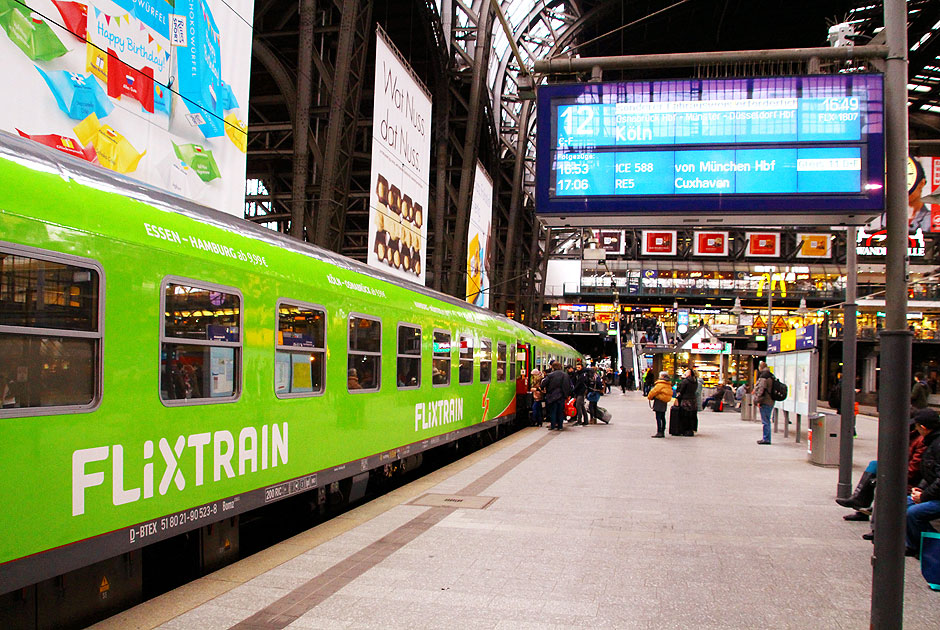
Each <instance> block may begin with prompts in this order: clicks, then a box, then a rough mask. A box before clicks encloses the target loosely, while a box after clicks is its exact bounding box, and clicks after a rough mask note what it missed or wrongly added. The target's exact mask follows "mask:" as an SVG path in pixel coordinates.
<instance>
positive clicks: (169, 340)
mask: <svg viewBox="0 0 940 630" xmlns="http://www.w3.org/2000/svg"><path fill="white" fill-rule="evenodd" d="M241 301H242V298H241V295H240V294H239V293H238V291H237V290H235V289H232V288H229V287H220V286H216V285H211V284H202V283H196V282H192V281H189V280H181V279H167V280H165V281H164V286H163V309H162V311H163V327H162V330H161V335H160V398H161V399H162V400H163V401H164V402H170V403H179V402H190V401H192V402H195V401H199V402H202V403H207V402H226V401H231V400H235V399H236V398H237V397H238V393H239V391H240V387H239V382H240V381H241V347H242V337H241Z"/></svg>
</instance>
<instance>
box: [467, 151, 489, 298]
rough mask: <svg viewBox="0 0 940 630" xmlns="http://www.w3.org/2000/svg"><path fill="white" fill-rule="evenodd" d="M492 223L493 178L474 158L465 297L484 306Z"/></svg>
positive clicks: (487, 281) (487, 290) (487, 291)
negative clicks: (474, 170)
mask: <svg viewBox="0 0 940 630" xmlns="http://www.w3.org/2000/svg"><path fill="white" fill-rule="evenodd" d="M492 225H493V180H492V179H490V176H489V175H487V173H486V170H485V169H484V168H483V165H482V164H480V162H479V161H477V168H476V173H475V174H474V177H473V196H472V197H471V198H470V225H469V229H468V230H467V301H468V302H470V303H471V304H475V305H476V306H482V307H483V308H488V307H489V304H490V291H489V289H490V281H491V279H492V274H491V273H490V269H491V267H492V264H493V254H492V252H491V251H490V232H491V227H492Z"/></svg>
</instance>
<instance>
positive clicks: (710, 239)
mask: <svg viewBox="0 0 940 630" xmlns="http://www.w3.org/2000/svg"><path fill="white" fill-rule="evenodd" d="M692 250H693V252H694V254H695V255H696V256H727V255H728V233H727V232H696V233H695V241H694V244H693V247H692Z"/></svg>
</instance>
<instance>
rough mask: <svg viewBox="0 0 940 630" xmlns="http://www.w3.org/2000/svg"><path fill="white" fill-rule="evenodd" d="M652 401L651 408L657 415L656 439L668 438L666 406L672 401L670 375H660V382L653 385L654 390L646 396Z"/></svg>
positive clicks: (663, 373)
mask: <svg viewBox="0 0 940 630" xmlns="http://www.w3.org/2000/svg"><path fill="white" fill-rule="evenodd" d="M646 399H647V400H649V401H650V408H651V409H652V410H653V413H655V414H656V435H651V436H650V437H654V438H664V437H666V405H668V404H669V402H670V401H671V400H672V384H671V383H670V382H669V374H667V373H666V372H660V373H659V380H658V381H656V382H655V383H654V384H653V389H651V390H650V393H649V394H647V395H646Z"/></svg>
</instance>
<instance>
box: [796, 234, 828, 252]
mask: <svg viewBox="0 0 940 630" xmlns="http://www.w3.org/2000/svg"><path fill="white" fill-rule="evenodd" d="M796 242H797V244H800V248H799V250H798V251H797V252H796V257H797V258H831V257H832V238H830V235H829V234H811V233H806V232H800V233H798V234H797V235H796Z"/></svg>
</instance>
